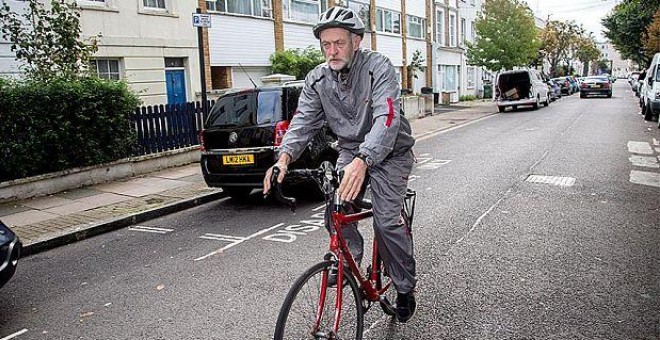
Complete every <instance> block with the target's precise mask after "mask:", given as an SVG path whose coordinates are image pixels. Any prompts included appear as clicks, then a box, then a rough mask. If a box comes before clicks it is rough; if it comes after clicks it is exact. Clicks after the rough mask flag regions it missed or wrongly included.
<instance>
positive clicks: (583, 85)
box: [580, 83, 588, 88]
mask: <svg viewBox="0 0 660 340" xmlns="http://www.w3.org/2000/svg"><path fill="white" fill-rule="evenodd" d="M587 86H588V85H587V84H586V83H582V85H580V87H582V88H587Z"/></svg>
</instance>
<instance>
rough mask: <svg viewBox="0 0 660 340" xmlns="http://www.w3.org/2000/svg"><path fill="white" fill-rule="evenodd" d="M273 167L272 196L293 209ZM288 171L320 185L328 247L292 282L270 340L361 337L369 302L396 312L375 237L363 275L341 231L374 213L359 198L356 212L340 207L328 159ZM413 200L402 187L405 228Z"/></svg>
mask: <svg viewBox="0 0 660 340" xmlns="http://www.w3.org/2000/svg"><path fill="white" fill-rule="evenodd" d="M274 170H276V171H274V173H273V177H272V179H271V181H272V183H273V187H272V188H273V190H272V192H273V191H274V195H275V199H276V200H277V201H279V202H282V203H285V204H287V205H289V206H290V207H291V209H292V210H295V204H296V200H295V199H294V198H290V197H285V196H283V194H282V190H281V186H280V185H278V184H277V182H276V181H275V178H277V175H278V174H279V169H277V168H275V169H274ZM288 174H289V175H298V176H302V177H307V178H311V179H313V180H314V181H316V182H317V184H319V185H320V187H321V188H322V190H323V192H324V194H325V205H326V210H325V211H326V214H325V224H326V227H328V230H330V247H329V252H328V253H327V254H326V255H325V256H324V258H323V261H321V262H319V263H317V264H315V265H313V266H312V267H310V268H309V269H307V270H306V271H305V272H304V273H303V274H302V275H301V276H300V277H298V279H297V280H296V281H295V282H294V283H293V286H292V287H291V289H290V290H289V293H288V294H287V296H286V299H285V300H284V303H283V305H282V307H281V309H280V313H279V316H278V318H277V325H276V327H275V336H274V339H276V340H281V339H362V336H363V327H364V314H365V313H366V312H367V311H368V310H369V309H370V308H371V307H372V306H373V305H375V304H378V305H380V307H381V309H382V311H383V312H384V313H385V314H387V315H390V316H394V315H395V313H396V305H395V304H394V302H395V301H396V290H395V289H394V288H392V283H391V281H390V278H389V277H388V275H387V271H386V270H385V268H384V266H383V262H382V259H381V258H380V257H379V255H378V245H377V244H376V240H375V239H374V240H373V246H372V255H371V264H370V265H369V266H368V267H367V272H366V274H365V275H363V274H362V273H361V271H360V268H359V265H358V264H357V263H356V262H355V259H354V258H353V255H352V254H351V251H350V249H349V247H348V244H347V242H346V240H345V239H344V236H343V234H342V229H343V227H345V226H347V225H349V224H351V223H354V222H357V221H360V220H363V219H367V218H370V217H372V216H373V212H372V210H371V204H370V202H368V201H364V200H362V201H360V202H356V203H354V204H355V205H356V206H357V207H358V208H360V209H362V210H361V211H358V212H356V213H351V214H345V213H342V212H341V204H340V202H339V195H338V193H337V190H336V189H337V188H338V186H339V176H338V174H337V173H336V172H335V170H334V166H333V165H332V164H331V163H330V162H324V163H323V164H322V165H321V167H320V168H319V169H314V170H308V169H307V170H289V172H288ZM415 199H416V193H415V191H414V190H412V189H407V191H406V195H405V198H404V204H403V209H402V210H401V217H402V220H403V222H404V225H405V227H406V228H409V230H410V228H411V226H412V221H413V216H414V211H415ZM410 235H412V234H410ZM411 237H412V236H411ZM347 269H348V270H347ZM331 272H333V273H336V275H337V280H336V282H337V284H335V285H329V284H328V277H329V275H330V273H331ZM339 282H341V284H339ZM390 288H391V289H390Z"/></svg>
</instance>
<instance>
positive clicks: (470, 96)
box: [458, 94, 477, 102]
mask: <svg viewBox="0 0 660 340" xmlns="http://www.w3.org/2000/svg"><path fill="white" fill-rule="evenodd" d="M475 99H477V97H476V96H475V95H473V94H466V95H464V96H460V97H459V98H458V100H459V101H462V102H469V101H472V100H475Z"/></svg>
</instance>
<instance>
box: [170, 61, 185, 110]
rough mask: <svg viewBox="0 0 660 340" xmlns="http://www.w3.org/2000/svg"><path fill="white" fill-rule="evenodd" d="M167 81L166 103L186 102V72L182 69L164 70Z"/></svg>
mask: <svg viewBox="0 0 660 340" xmlns="http://www.w3.org/2000/svg"><path fill="white" fill-rule="evenodd" d="M165 80H166V82H167V103H168V104H170V105H173V104H181V103H185V102H186V73H185V71H184V70H165Z"/></svg>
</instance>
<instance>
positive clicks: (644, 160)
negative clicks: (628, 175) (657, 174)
mask: <svg viewBox="0 0 660 340" xmlns="http://www.w3.org/2000/svg"><path fill="white" fill-rule="evenodd" d="M628 159H629V160H630V163H632V164H633V165H634V166H643V167H647V168H655V169H658V168H660V164H658V159H657V158H656V157H648V156H637V155H632V156H630V158H628Z"/></svg>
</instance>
